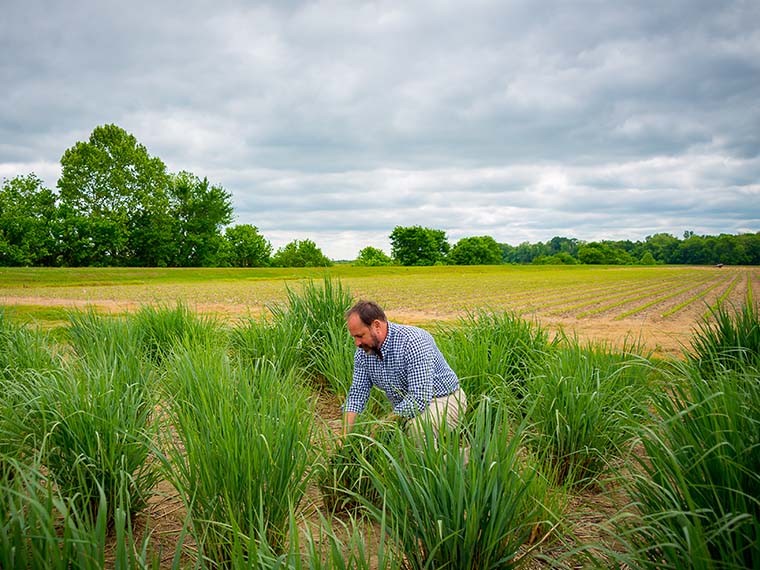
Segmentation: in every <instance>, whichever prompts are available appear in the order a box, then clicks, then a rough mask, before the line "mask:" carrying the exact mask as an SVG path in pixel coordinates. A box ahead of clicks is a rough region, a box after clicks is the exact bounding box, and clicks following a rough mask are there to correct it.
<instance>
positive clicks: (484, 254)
mask: <svg viewBox="0 0 760 570" xmlns="http://www.w3.org/2000/svg"><path fill="white" fill-rule="evenodd" d="M448 261H449V263H453V264H454V265H496V264H498V263H501V249H500V248H499V244H498V243H496V240H495V239H493V238H492V237H491V236H481V237H466V238H462V239H460V240H459V241H458V242H457V243H456V245H455V246H454V247H453V248H451V251H450V252H449V255H448Z"/></svg>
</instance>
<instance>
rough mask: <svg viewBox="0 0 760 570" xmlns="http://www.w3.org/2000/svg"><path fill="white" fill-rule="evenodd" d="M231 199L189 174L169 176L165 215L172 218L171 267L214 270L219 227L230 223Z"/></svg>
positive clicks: (221, 248) (221, 244) (220, 248)
mask: <svg viewBox="0 0 760 570" xmlns="http://www.w3.org/2000/svg"><path fill="white" fill-rule="evenodd" d="M232 211H233V210H232V197H231V195H230V193H229V192H227V191H226V190H225V189H224V188H222V187H221V186H212V185H210V184H209V181H208V179H206V178H204V179H203V180H201V179H200V178H198V177H197V176H195V175H194V174H192V173H190V172H184V171H183V172H180V173H178V174H175V175H174V176H172V177H171V183H170V184H169V212H170V215H171V217H172V219H173V231H172V234H173V244H174V247H173V249H174V251H173V265H177V266H182V267H214V266H217V265H220V264H221V263H222V262H223V256H224V253H225V246H226V242H225V240H224V237H223V236H222V227H224V226H225V225H227V224H229V223H230V222H231V221H232Z"/></svg>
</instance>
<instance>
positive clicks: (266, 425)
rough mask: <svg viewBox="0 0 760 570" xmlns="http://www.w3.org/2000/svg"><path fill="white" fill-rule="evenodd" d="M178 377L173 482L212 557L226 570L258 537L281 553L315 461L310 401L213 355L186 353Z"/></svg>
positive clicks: (173, 387) (275, 375)
mask: <svg viewBox="0 0 760 570" xmlns="http://www.w3.org/2000/svg"><path fill="white" fill-rule="evenodd" d="M170 370H171V373H170V374H169V377H168V384H167V394H166V397H167V398H170V401H171V404H170V415H171V421H172V425H173V426H174V427H175V429H176V432H177V434H178V436H179V440H180V441H175V440H171V438H167V439H168V440H169V441H167V442H166V445H168V446H169V448H170V449H171V451H170V454H169V457H168V458H167V460H166V462H165V467H166V476H167V477H168V478H169V479H170V480H171V481H172V483H173V484H174V485H175V486H176V488H177V490H178V491H179V492H180V494H181V496H182V497H183V498H184V499H185V500H186V501H187V508H188V511H189V513H190V514H191V516H192V519H193V528H194V532H195V533H197V536H198V537H199V543H202V544H203V547H204V551H203V554H204V555H206V556H209V557H210V559H212V560H214V561H215V562H216V563H219V564H225V563H227V562H229V561H230V560H231V558H232V556H233V553H234V547H235V544H238V545H239V544H240V543H239V535H243V536H248V537H253V538H255V537H256V536H257V533H259V532H260V533H261V534H260V536H265V537H266V540H267V542H268V544H270V545H272V547H273V548H274V549H275V550H276V551H277V552H282V551H283V549H284V547H285V544H286V535H287V533H288V530H289V529H288V523H289V513H290V512H291V509H295V508H296V507H297V506H298V504H299V502H300V501H301V498H302V497H303V495H304V493H305V492H306V488H307V487H308V485H309V482H310V476H311V472H310V470H309V467H310V466H311V465H312V464H313V463H314V459H315V458H314V452H313V448H312V445H311V438H312V435H313V434H312V432H313V422H312V421H311V418H312V417H313V409H312V408H311V406H310V404H309V401H308V399H307V391H306V390H304V388H303V386H301V385H299V383H298V382H297V381H296V380H295V378H294V377H293V376H291V375H284V374H281V373H280V372H278V371H277V370H275V369H274V368H272V367H271V366H248V365H245V364H243V363H233V362H231V361H230V360H229V358H228V357H227V356H226V354H225V353H224V352H223V351H221V350H219V348H218V347H213V346H209V347H206V348H205V349H198V348H195V349H189V350H181V351H178V352H177V354H176V356H175V359H174V361H173V363H172V366H171V367H170ZM236 537H237V538H236ZM236 541H237V542H236Z"/></svg>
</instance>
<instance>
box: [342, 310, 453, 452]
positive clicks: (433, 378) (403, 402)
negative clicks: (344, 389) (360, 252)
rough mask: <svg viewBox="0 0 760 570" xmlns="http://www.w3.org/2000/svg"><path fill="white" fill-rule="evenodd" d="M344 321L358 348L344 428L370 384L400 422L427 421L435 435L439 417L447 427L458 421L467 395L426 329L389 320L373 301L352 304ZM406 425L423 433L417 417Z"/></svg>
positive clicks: (360, 408)
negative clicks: (384, 398)
mask: <svg viewBox="0 0 760 570" xmlns="http://www.w3.org/2000/svg"><path fill="white" fill-rule="evenodd" d="M346 325H347V326H348V331H349V332H350V333H351V336H352V337H353V338H354V343H355V344H356V347H357V350H356V354H355V355H354V374H353V382H352V383H351V388H350V389H349V391H348V397H347V398H346V402H345V404H344V405H343V411H344V418H345V422H344V426H345V427H344V433H348V432H349V431H351V428H352V427H353V425H354V423H355V422H356V416H357V415H358V414H359V413H361V412H363V411H364V408H365V406H366V405H367V401H368V400H369V395H370V389H371V388H372V386H377V387H378V388H380V389H381V390H383V391H384V392H385V394H386V396H387V397H388V400H389V401H390V402H391V404H392V405H393V416H395V418H396V419H398V420H400V421H402V422H406V421H408V420H412V419H415V420H417V419H419V420H423V421H429V422H430V423H431V426H432V428H433V430H434V433H435V434H436V436H437V434H438V433H439V432H440V428H441V425H442V424H443V422H444V421H445V422H446V425H447V426H448V427H454V426H455V425H456V424H457V423H458V421H459V415H460V414H462V413H464V411H465V409H466V406H467V398H466V396H465V394H464V392H463V391H462V390H461V388H460V387H459V379H458V378H457V375H456V374H455V373H454V371H453V370H452V369H451V367H450V366H449V365H448V364H447V363H446V359H445V358H444V357H443V354H441V351H440V350H439V349H438V347H437V346H436V344H435V341H434V340H433V337H432V336H431V335H430V333H428V332H427V331H425V330H423V329H421V328H418V327H411V326H405V325H399V324H396V323H392V322H389V321H388V319H387V318H386V316H385V312H384V311H383V309H381V308H380V306H379V305H377V304H376V303H373V302H372V301H359V302H358V303H356V305H354V306H353V307H351V309H349V310H348V312H347V313H346ZM409 431H410V434H411V435H412V436H414V437H416V438H418V439H419V440H422V439H423V437H424V431H423V429H422V426H421V425H420V422H419V421H414V422H410V426H409Z"/></svg>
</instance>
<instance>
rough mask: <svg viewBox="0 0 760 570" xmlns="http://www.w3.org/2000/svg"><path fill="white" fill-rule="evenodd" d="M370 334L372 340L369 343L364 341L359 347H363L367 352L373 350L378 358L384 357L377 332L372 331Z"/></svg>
mask: <svg viewBox="0 0 760 570" xmlns="http://www.w3.org/2000/svg"><path fill="white" fill-rule="evenodd" d="M369 334H370V336H371V337H372V342H371V343H367V344H364V343H362V344H360V345H359V348H361V349H362V350H363V351H364V352H366V353H367V354H369V353H370V352H371V353H372V354H374V355H375V356H377V357H378V358H380V359H382V358H383V353H382V352H380V340H379V339H378V338H377V335H376V334H375V333H373V332H370V333H369Z"/></svg>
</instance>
